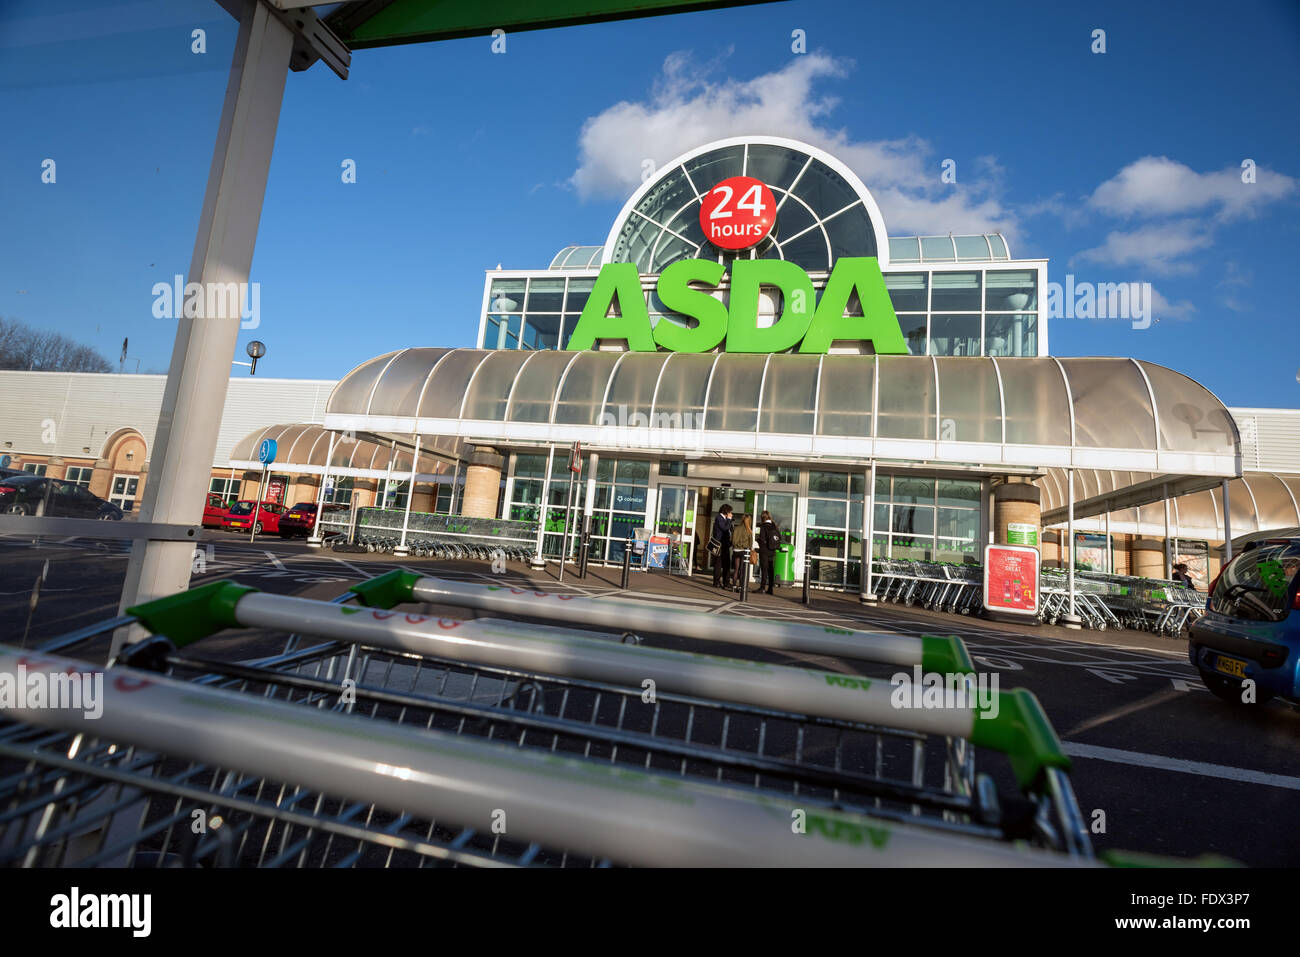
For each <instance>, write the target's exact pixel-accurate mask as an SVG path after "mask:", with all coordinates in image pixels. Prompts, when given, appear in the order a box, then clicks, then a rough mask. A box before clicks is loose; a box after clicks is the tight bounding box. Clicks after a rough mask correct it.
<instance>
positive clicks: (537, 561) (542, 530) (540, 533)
mask: <svg viewBox="0 0 1300 957" xmlns="http://www.w3.org/2000/svg"><path fill="white" fill-rule="evenodd" d="M554 462H555V446H554V445H552V446H551V447H550V451H549V452H547V453H546V475H545V477H544V478H543V479H542V501H541V502H540V503H539V504H538V506H537V554H535V555H534V556H533V562H532V565H533V567H534V568H545V567H546V558H545V556H543V555H542V539H543V538H544V537H545V536H546V508H547V506H548V505H549V504H550V501H551V465H552V463H554Z"/></svg>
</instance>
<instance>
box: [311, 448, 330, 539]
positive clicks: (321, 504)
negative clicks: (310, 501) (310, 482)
mask: <svg viewBox="0 0 1300 957" xmlns="http://www.w3.org/2000/svg"><path fill="white" fill-rule="evenodd" d="M333 461H334V433H333V432H331V433H330V450H329V452H328V453H327V454H326V456H325V470H324V471H323V472H321V474H320V488H319V489H317V490H316V521H315V522H313V523H312V526H311V534H310V535H308V536H307V547H308V548H320V546H321V542H322V541H324V537H323V536H322V535H321V530H320V523H321V519H323V518H324V517H325V486H326V485H327V484H328V483H329V480H330V463H331V462H333Z"/></svg>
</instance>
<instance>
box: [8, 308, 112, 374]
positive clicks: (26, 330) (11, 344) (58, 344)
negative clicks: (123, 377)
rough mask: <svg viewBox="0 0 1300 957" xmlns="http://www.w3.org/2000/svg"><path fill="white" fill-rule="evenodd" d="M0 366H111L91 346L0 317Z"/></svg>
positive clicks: (64, 369) (65, 368)
mask: <svg viewBox="0 0 1300 957" xmlns="http://www.w3.org/2000/svg"><path fill="white" fill-rule="evenodd" d="M0 369H39V370H41V371H42V372H112V371H113V365H112V363H110V362H109V361H108V360H107V359H106V358H104V356H103V355H102V354H100V353H99V352H96V351H95V350H94V349H92V348H91V347H90V346H86V345H82V344H81V343H79V342H74V341H73V340H71V339H69V338H68V337H67V336H65V335H62V334H60V333H57V332H49V331H45V330H41V329H36V328H33V327H32V326H29V325H28V324H27V323H25V322H22V321H20V320H18V319H5V318H4V317H0Z"/></svg>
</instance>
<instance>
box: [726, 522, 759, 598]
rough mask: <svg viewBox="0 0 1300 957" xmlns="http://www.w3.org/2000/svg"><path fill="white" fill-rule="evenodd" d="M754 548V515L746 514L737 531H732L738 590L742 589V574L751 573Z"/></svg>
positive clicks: (735, 577)
mask: <svg viewBox="0 0 1300 957" xmlns="http://www.w3.org/2000/svg"><path fill="white" fill-rule="evenodd" d="M753 548H754V516H752V515H746V516H744V517H743V518H742V519H741V522H740V524H739V525H737V526H736V529H735V531H734V532H732V533H731V553H732V559H731V560H732V563H733V565H734V566H735V568H734V571H735V575H734V576H733V581H734V582H735V587H736V590H737V591H739V590H740V583H741V581H742V580H743V579H741V577H740V576H741V575H748V574H749V564H750V552H751V551H753Z"/></svg>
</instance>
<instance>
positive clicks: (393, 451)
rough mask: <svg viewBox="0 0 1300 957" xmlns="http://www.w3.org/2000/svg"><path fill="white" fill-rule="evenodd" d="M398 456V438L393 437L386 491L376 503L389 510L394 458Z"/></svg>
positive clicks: (389, 447) (390, 445) (385, 481)
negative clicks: (389, 489)
mask: <svg viewBox="0 0 1300 957" xmlns="http://www.w3.org/2000/svg"><path fill="white" fill-rule="evenodd" d="M396 458H397V439H393V440H392V442H391V443H390V444H389V446H388V474H387V475H386V476H385V477H384V492H383V494H382V495H381V496H380V497H379V501H378V502H376V503H375V504H376V505H378V506H379V507H380V508H382V509H384V510H385V511H387V509H388V487H389V486H390V485H392V484H393V460H394V459H396Z"/></svg>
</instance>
